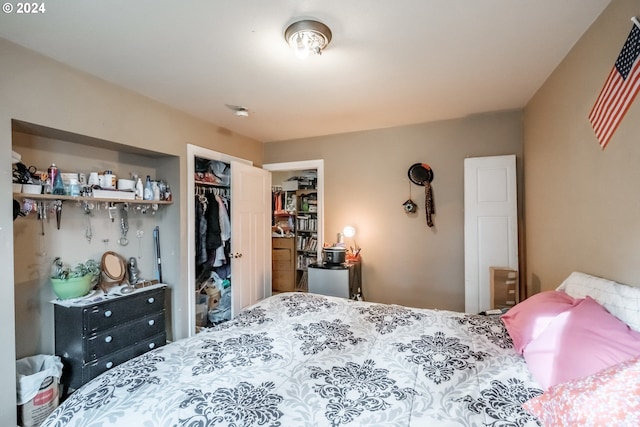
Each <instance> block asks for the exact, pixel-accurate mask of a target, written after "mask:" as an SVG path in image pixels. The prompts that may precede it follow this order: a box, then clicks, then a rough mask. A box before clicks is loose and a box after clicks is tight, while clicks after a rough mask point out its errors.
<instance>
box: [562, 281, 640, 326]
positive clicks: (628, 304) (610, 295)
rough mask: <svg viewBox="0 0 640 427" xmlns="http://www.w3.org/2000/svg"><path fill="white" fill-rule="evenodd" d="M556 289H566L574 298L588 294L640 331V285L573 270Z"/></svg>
mask: <svg viewBox="0 0 640 427" xmlns="http://www.w3.org/2000/svg"><path fill="white" fill-rule="evenodd" d="M556 290H557V291H564V292H566V293H567V294H569V295H571V296H572V297H574V298H584V297H586V296H587V295H588V296H590V297H591V298H593V299H594V300H596V301H597V302H598V303H600V305H602V306H603V307H604V308H606V309H607V310H608V311H609V313H611V314H613V315H614V316H616V317H617V318H618V319H620V320H622V321H623V322H624V323H626V324H627V325H629V327H631V329H633V330H634V331H638V332H640V287H633V286H628V285H623V284H621V283H618V282H614V281H613V280H607V279H603V278H601V277H596V276H591V275H589V274H585V273H579V272H573V273H571V274H570V275H569V277H567V278H566V279H565V280H564V282H562V283H561V284H560V286H558V287H557V288H556Z"/></svg>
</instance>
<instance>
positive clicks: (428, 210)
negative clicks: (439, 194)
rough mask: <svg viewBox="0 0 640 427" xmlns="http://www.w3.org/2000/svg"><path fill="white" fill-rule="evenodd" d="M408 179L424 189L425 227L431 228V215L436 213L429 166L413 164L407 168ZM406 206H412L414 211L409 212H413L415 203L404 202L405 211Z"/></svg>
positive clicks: (431, 171)
mask: <svg viewBox="0 0 640 427" xmlns="http://www.w3.org/2000/svg"><path fill="white" fill-rule="evenodd" d="M407 174H408V175H409V179H410V180H411V182H413V183H414V184H416V185H420V186H423V187H424V210H425V214H426V218H427V225H428V226H429V227H433V215H434V214H435V213H436V207H435V203H434V201H433V189H432V188H431V181H433V170H432V169H431V166H429V165H428V164H426V163H414V164H413V165H411V167H410V168H409V171H408V173H407ZM407 204H412V205H413V206H414V209H413V210H412V211H411V212H415V203H413V201H412V200H411V198H409V200H407V201H406V202H404V206H405V211H407Z"/></svg>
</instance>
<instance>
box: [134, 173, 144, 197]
mask: <svg viewBox="0 0 640 427" xmlns="http://www.w3.org/2000/svg"><path fill="white" fill-rule="evenodd" d="M136 199H137V200H142V199H144V186H143V185H142V179H141V178H140V177H138V179H136Z"/></svg>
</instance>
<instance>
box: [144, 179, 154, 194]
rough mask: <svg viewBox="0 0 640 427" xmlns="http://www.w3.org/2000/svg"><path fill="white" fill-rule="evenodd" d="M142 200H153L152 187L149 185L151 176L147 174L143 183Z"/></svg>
mask: <svg viewBox="0 0 640 427" xmlns="http://www.w3.org/2000/svg"><path fill="white" fill-rule="evenodd" d="M143 198H144V200H153V187H152V185H151V176H149V175H147V182H146V183H145V184H144V197H143Z"/></svg>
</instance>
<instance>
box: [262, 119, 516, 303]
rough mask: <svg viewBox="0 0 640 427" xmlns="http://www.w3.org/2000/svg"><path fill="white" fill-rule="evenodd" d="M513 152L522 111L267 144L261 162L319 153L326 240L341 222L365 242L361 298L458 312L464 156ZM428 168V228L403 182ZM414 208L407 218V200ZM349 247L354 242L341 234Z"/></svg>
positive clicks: (417, 190)
mask: <svg viewBox="0 0 640 427" xmlns="http://www.w3.org/2000/svg"><path fill="white" fill-rule="evenodd" d="M502 154H516V155H517V156H518V163H519V165H518V166H519V167H520V169H521V166H522V163H521V155H522V123H521V114H520V112H505V113H495V114H484V115H476V116H471V117H467V118H463V119H459V120H448V121H442V122H436V123H426V124H419V125H413V126H405V127H398V128H391V129H381V130H374V131H367V132H355V133H348V134H341V135H332V136H326V137H318V138H308V139H302V140H293V141H283V142H271V143H267V144H266V145H265V154H264V157H265V163H278V162H289V161H297V160H312V159H324V176H325V187H324V194H325V211H324V212H325V219H324V225H325V228H324V229H325V240H326V241H327V242H334V241H335V239H336V233H338V232H339V231H341V230H342V229H343V227H344V226H345V225H353V226H354V227H355V228H356V233H357V234H356V236H355V239H356V241H357V243H358V245H360V246H361V247H362V258H363V260H362V263H363V264H362V276H363V277H362V279H363V291H364V294H365V297H366V299H367V300H371V301H379V302H386V303H398V304H405V305H409V306H415V307H428V308H433V307H437V308H441V309H451V310H458V311H463V310H464V230H463V225H464V222H463V220H464V218H463V215H464V212H463V202H464V201H463V161H464V158H465V157H477V156H490V155H502ZM417 162H420V163H423V162H424V163H428V164H430V165H431V167H432V168H433V171H434V175H435V179H434V181H433V191H434V199H435V205H436V215H435V217H434V221H435V227H434V228H432V229H430V228H429V227H427V225H426V221H425V212H424V208H423V206H424V187H418V186H416V185H411V188H410V185H409V182H410V181H409V179H408V177H407V170H408V168H409V166H411V165H412V164H413V163H417ZM409 191H411V197H412V199H413V200H414V201H415V202H416V203H417V204H418V206H419V208H418V212H417V213H416V214H411V215H407V214H405V212H404V210H403V208H402V204H403V203H404V201H405V200H407V199H408V198H409ZM345 243H346V244H347V245H349V244H352V242H350V241H349V239H346V241H345Z"/></svg>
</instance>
